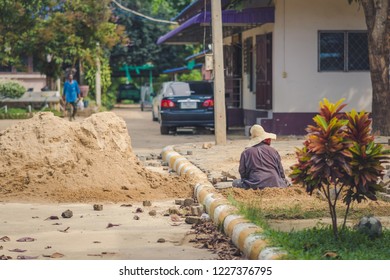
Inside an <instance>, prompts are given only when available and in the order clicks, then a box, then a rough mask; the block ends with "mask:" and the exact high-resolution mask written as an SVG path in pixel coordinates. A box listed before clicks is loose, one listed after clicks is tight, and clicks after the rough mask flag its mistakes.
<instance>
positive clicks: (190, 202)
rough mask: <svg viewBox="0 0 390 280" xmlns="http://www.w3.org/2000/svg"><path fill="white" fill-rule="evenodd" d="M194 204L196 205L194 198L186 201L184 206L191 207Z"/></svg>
mask: <svg viewBox="0 0 390 280" xmlns="http://www.w3.org/2000/svg"><path fill="white" fill-rule="evenodd" d="M192 204H194V200H193V199H192V198H186V199H184V202H183V206H191V205H192Z"/></svg>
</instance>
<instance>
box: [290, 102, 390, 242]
mask: <svg viewBox="0 0 390 280" xmlns="http://www.w3.org/2000/svg"><path fill="white" fill-rule="evenodd" d="M343 102H344V99H341V100H339V101H338V102H336V103H331V102H329V101H328V100H327V99H326V98H324V99H323V101H321V102H320V112H319V114H318V115H316V116H315V117H314V118H313V120H314V123H315V125H309V126H308V127H307V129H306V131H307V133H308V134H307V136H306V140H305V142H304V143H303V145H304V146H303V148H297V150H296V156H297V160H298V163H296V164H294V165H293V166H291V169H292V173H291V175H290V177H291V179H292V182H293V183H294V184H302V185H303V186H304V187H305V188H306V191H307V192H308V193H309V194H312V193H313V192H314V191H315V190H317V191H320V192H321V193H323V194H324V195H325V197H326V199H327V201H328V205H329V211H330V215H331V218H332V227H333V233H334V235H335V237H336V238H337V237H338V233H339V232H338V227H337V215H336V203H337V200H338V198H339V197H340V196H343V202H344V203H345V204H346V206H347V207H346V211H345V215H344V224H343V228H344V227H345V223H346V219H347V216H348V211H349V207H350V204H351V203H352V202H353V201H357V202H358V203H360V202H361V201H362V200H364V199H370V200H376V199H377V197H376V192H377V191H378V190H380V189H381V186H380V185H379V184H378V180H379V179H380V178H383V175H384V167H383V163H385V162H386V160H387V159H388V157H387V154H388V152H389V151H388V150H387V151H386V150H385V149H384V148H383V146H382V145H381V144H378V143H375V142H374V136H373V135H372V134H371V122H372V121H371V119H370V117H369V114H368V113H367V112H364V111H363V112H359V113H358V112H356V111H355V110H352V111H351V112H345V113H342V112H341V110H342V109H343V108H344V107H345V106H346V104H343Z"/></svg>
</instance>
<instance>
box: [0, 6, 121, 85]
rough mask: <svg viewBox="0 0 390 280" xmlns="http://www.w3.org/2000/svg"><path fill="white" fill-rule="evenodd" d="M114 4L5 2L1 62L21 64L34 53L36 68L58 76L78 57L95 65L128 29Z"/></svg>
mask: <svg viewBox="0 0 390 280" xmlns="http://www.w3.org/2000/svg"><path fill="white" fill-rule="evenodd" d="M110 2H111V1H110V0H100V1H94V0H83V1H81V0H16V1H14V0H12V1H11V0H3V1H0V45H1V46H2V47H0V48H2V49H1V50H0V63H1V64H2V65H15V64H16V63H17V62H18V60H20V57H22V56H25V55H31V56H33V57H34V66H35V67H36V68H37V69H38V70H40V71H41V72H42V73H44V74H46V75H47V76H49V77H52V78H57V77H59V76H60V75H61V74H62V70H63V67H66V66H72V67H73V66H75V64H76V62H77V61H80V60H81V61H87V62H89V63H90V64H93V61H94V60H95V58H96V56H102V55H105V54H106V53H107V52H106V51H107V50H110V49H111V48H112V47H113V46H114V45H116V44H117V43H118V42H120V41H121V33H122V32H123V28H122V27H121V26H119V25H117V24H115V23H113V22H112V21H111V17H112V14H111V9H110V5H109V3H110ZM101 50H102V51H101Z"/></svg>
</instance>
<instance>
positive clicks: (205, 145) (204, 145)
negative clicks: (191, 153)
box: [202, 143, 213, 149]
mask: <svg viewBox="0 0 390 280" xmlns="http://www.w3.org/2000/svg"><path fill="white" fill-rule="evenodd" d="M212 146H213V144H212V143H203V145H202V149H210V148H211V147H212Z"/></svg>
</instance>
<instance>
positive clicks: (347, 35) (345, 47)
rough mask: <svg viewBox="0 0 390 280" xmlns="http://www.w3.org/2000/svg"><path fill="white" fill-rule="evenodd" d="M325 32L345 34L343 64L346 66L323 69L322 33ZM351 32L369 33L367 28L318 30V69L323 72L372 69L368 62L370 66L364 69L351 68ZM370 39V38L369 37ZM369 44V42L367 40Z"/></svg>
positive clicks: (367, 70)
mask: <svg viewBox="0 0 390 280" xmlns="http://www.w3.org/2000/svg"><path fill="white" fill-rule="evenodd" d="M324 33H330V34H335V33H342V34H343V40H344V41H343V42H344V50H343V55H344V59H343V64H344V67H343V69H342V70H341V69H340V70H323V69H321V57H320V56H321V34H324ZM350 33H365V34H367V30H318V33H317V71H318V72H320V73H322V72H325V73H326V72H369V71H370V64H369V62H368V65H367V66H368V68H367V69H364V70H350V69H349V51H348V49H349V34H350ZM367 40H368V38H367ZM367 46H368V42H367ZM367 57H368V49H367Z"/></svg>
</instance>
